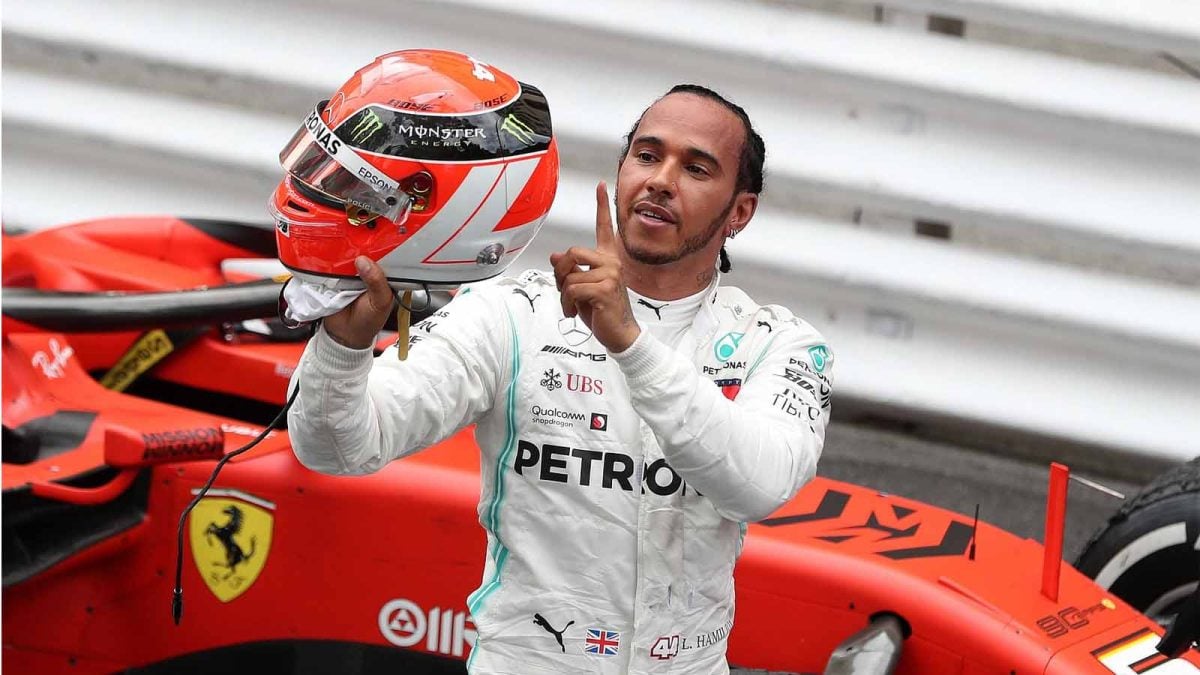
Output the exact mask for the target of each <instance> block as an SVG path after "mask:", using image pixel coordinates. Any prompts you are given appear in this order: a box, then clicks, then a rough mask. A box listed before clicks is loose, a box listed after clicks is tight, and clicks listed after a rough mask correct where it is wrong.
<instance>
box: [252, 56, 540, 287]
mask: <svg viewBox="0 0 1200 675" xmlns="http://www.w3.org/2000/svg"><path fill="white" fill-rule="evenodd" d="M279 160H280V163H281V164H282V165H283V168H284V171H286V175H285V176H284V179H283V181H282V182H281V183H280V184H279V187H277V188H276V189H275V193H274V195H273V196H272V198H271V203H270V208H271V213H272V215H273V216H274V218H275V224H276V230H277V231H276V236H275V239H276V242H277V243H278V247H279V259H280V261H282V262H283V264H284V265H285V266H287V267H288V268H289V269H290V270H292V272H293V273H294V275H295V276H296V277H297V278H299V279H300V280H303V281H310V282H314V283H320V284H322V285H323V286H326V287H327V288H334V289H338V290H342V289H345V290H350V289H356V288H362V283H361V282H360V281H359V279H358V277H357V275H356V272H355V269H354V259H355V257H357V256H359V255H365V256H368V257H370V258H371V259H373V260H376V261H378V262H379V264H380V265H381V266H382V267H383V269H384V272H385V273H386V274H387V277H388V280H389V281H390V282H391V283H392V285H393V286H395V287H398V288H405V287H409V288H415V287H421V286H427V287H429V288H446V287H454V286H458V285H460V284H464V283H469V282H473V281H479V280H482V279H487V278H490V277H494V276H496V275H498V274H500V273H501V272H503V271H504V270H505V268H507V267H508V266H509V264H511V263H512V261H513V260H514V259H515V258H516V256H517V254H518V253H520V251H521V250H522V249H523V248H524V247H525V246H526V245H527V244H529V242H530V241H531V240H532V239H533V237H534V235H536V234H537V232H538V230H539V229H540V228H541V226H542V222H543V221H544V220H545V218H546V213H547V212H548V211H549V210H550V204H551V203H552V202H553V201H554V193H555V190H556V188H557V187H558V149H557V146H556V144H555V141H554V135H553V132H552V129H551V126H550V109H549V106H548V105H547V103H546V97H545V96H543V95H542V92H541V91H539V90H538V89H537V88H536V87H533V86H531V85H528V84H524V83H522V82H518V81H517V80H515V79H513V78H512V77H511V76H509V75H508V74H507V73H505V72H503V71H501V70H499V69H498V68H495V67H493V66H491V65H488V64H486V63H483V62H481V61H478V60H476V59H473V58H471V57H469V56H466V55H465V54H458V53H455V52H447V51H437V50H427V49H420V50H408V51H400V52H392V53H390V54H385V55H383V56H380V57H379V58H377V59H375V61H373V62H372V63H370V64H369V65H367V66H366V67H364V68H362V69H360V70H359V71H358V72H356V73H355V74H354V76H353V77H351V78H350V80H349V81H348V82H346V84H344V85H342V87H341V88H340V89H338V90H337V92H335V93H334V95H333V97H332V98H331V99H330V100H328V101H322V102H320V103H318V104H317V106H316V108H315V109H314V110H313V111H312V113H311V114H310V115H309V116H308V118H307V119H305V121H304V124H303V125H301V127H300V130H299V131H297V132H296V134H295V136H293V137H292V140H291V141H290V142H289V143H288V144H287V146H286V147H285V148H284V149H283V151H282V152H281V153H280V154H279Z"/></svg>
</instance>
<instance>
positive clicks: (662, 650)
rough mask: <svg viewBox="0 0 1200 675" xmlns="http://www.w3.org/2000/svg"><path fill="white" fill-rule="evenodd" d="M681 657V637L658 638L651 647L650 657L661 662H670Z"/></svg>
mask: <svg viewBox="0 0 1200 675" xmlns="http://www.w3.org/2000/svg"><path fill="white" fill-rule="evenodd" d="M678 655H679V636H678V635H668V636H664V637H660V638H658V640H655V642H654V644H653V645H651V646H650V656H653V657H654V658H656V659H658V660H659V661H668V660H670V659H673V658H675V657H676V656H678Z"/></svg>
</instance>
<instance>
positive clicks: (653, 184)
mask: <svg viewBox="0 0 1200 675" xmlns="http://www.w3.org/2000/svg"><path fill="white" fill-rule="evenodd" d="M676 180H678V178H677V176H676V168H675V166H674V162H672V161H664V162H660V163H659V164H658V165H657V166H656V167H655V168H654V173H652V174H651V175H650V179H649V180H647V181H646V188H647V189H649V190H650V191H651V192H661V193H664V194H665V195H666V196H668V197H671V196H674V195H675V192H676V190H677V189H678V188H677V186H676Z"/></svg>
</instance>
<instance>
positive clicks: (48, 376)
mask: <svg viewBox="0 0 1200 675" xmlns="http://www.w3.org/2000/svg"><path fill="white" fill-rule="evenodd" d="M197 223H199V224H197ZM258 232H265V233H266V235H267V236H266V237H264V236H261V235H260V234H257V233H258ZM269 236H270V231H269V230H265V231H264V230H254V229H253V228H246V227H244V226H237V225H235V224H221V223H212V222H208V221H183V220H178V219H172V218H157V219H155V218H148V219H114V220H108V221H97V222H92V223H83V224H79V225H75V226H72V227H66V228H59V229H57V230H52V231H46V232H41V233H37V234H32V235H26V236H23V237H6V238H5V242H4V279H5V286H6V293H8V291H9V289H10V288H12V289H17V288H22V287H23V288H41V289H53V290H55V291H74V292H96V291H101V290H104V291H111V290H120V291H155V290H179V289H195V288H197V287H204V288H212V287H218V286H221V285H222V284H227V283H229V282H231V281H239V280H244V279H243V278H241V277H238V276H237V275H234V274H231V273H229V272H228V271H226V272H225V273H223V272H222V263H223V262H227V261H228V260H230V259H237V258H253V257H255V256H259V257H261V256H267V257H269V256H270V255H271V251H270V249H269V243H267V242H268V241H269ZM193 292H199V293H203V292H204V291H193ZM6 302H7V297H6ZM97 321H102V320H101V319H97ZM45 323H52V322H49V321H47V322H43V324H42V325H35V324H33V323H31V322H30V320H29V317H25V320H19V319H17V318H16V317H14V316H12V315H10V313H9V310H8V309H7V308H6V309H5V318H4V338H3V359H4V363H3V378H4V379H3V395H4V412H3V415H4V425H5V427H6V448H5V465H4V472H3V499H4V503H3V508H4V597H3V601H4V618H3V631H4V652H3V654H4V655H3V666H4V668H5V669H6V670H11V672H17V673H59V672H61V673H67V672H71V673H81V672H82V673H87V672H112V671H117V670H122V671H123V670H131V671H132V672H147V673H149V672H187V671H189V670H196V671H199V670H204V669H208V670H222V669H229V668H232V667H234V665H236V666H237V667H239V668H245V669H247V670H248V669H250V668H258V669H265V670H267V671H268V672H318V671H319V666H318V665H317V664H322V663H330V664H338V665H337V666H336V667H337V668H338V669H339V671H341V672H364V673H365V672H382V671H383V670H392V671H395V670H396V669H397V668H403V669H404V670H403V672H462V670H463V664H464V661H465V659H466V657H467V655H468V654H469V652H470V648H471V645H472V643H473V640H474V630H473V629H474V625H473V623H472V620H471V617H470V615H469V613H468V611H467V609H466V605H465V598H466V597H467V595H468V593H470V591H472V590H473V589H474V588H475V587H476V586H477V585H478V584H479V580H480V578H481V575H482V568H483V550H484V544H485V539H484V535H483V531H482V529H481V528H480V527H479V525H478V517H477V513H476V506H477V502H478V496H479V465H478V452H477V449H476V446H475V443H474V438H473V436H472V434H471V431H470V429H467V430H464V431H463V432H460V433H458V434H456V435H455V436H453V437H451V438H449V439H447V440H446V441H444V442H442V443H440V444H438V445H436V446H434V447H431V448H429V449H428V450H426V451H424V452H421V453H418V454H417V455H414V456H412V457H409V458H406V459H404V460H400V461H397V462H393V463H392V464H390V465H388V466H387V467H386V468H384V469H383V470H381V471H379V472H377V473H375V474H372V475H370V476H363V477H333V476H326V475H321V474H316V473H313V472H311V471H308V470H307V469H305V468H303V467H302V466H301V465H300V464H299V463H298V461H297V460H296V459H295V457H294V456H293V454H292V453H291V451H290V447H289V445H288V438H287V433H286V431H285V430H272V431H270V432H269V433H268V435H267V436H266V437H265V438H264V440H263V441H262V442H261V443H260V444H259V445H257V446H256V447H254V448H253V449H252V450H250V451H249V452H247V453H246V454H244V455H242V456H239V457H238V458H236V459H235V460H234V461H232V462H230V463H229V464H228V466H226V467H225V469H224V471H223V472H222V473H221V475H220V478H219V479H218V481H217V482H216V484H215V486H214V488H213V490H211V491H210V492H209V493H208V495H207V497H205V498H204V499H203V500H201V502H200V504H199V505H198V506H197V508H196V510H195V511H194V512H193V513H192V514H191V516H190V518H189V520H188V522H187V523H186V527H185V531H184V576H183V583H184V588H185V589H186V596H185V597H186V605H185V611H184V616H183V621H182V623H181V624H180V625H179V626H176V625H174V623H173V622H172V621H171V618H170V616H169V609H168V607H169V597H170V595H171V585H172V575H173V571H174V563H175V550H176V549H175V542H176V538H175V532H176V530H175V528H176V523H177V520H178V518H179V515H180V513H181V512H182V510H183V508H184V507H185V506H186V504H187V503H188V502H189V501H190V500H191V499H192V497H193V495H195V494H196V492H197V491H198V490H199V488H200V487H201V486H203V485H204V483H205V482H206V481H207V479H208V477H209V474H210V472H211V470H212V468H213V459H212V458H213V456H214V455H220V454H222V453H224V452H229V451H232V450H234V449H235V448H237V447H239V446H241V445H243V444H245V443H246V442H248V441H250V440H251V439H252V438H253V437H255V436H256V435H258V434H259V433H260V432H262V431H264V429H263V427H262V425H263V424H264V423H265V419H268V416H265V414H266V413H267V412H268V411H271V410H272V409H277V408H278V407H279V406H281V405H282V404H283V402H284V397H285V390H286V385H287V381H288V378H289V377H290V375H291V372H292V369H293V368H294V366H295V364H296V361H297V359H298V358H299V355H300V352H301V350H302V347H303V345H302V343H300V342H297V341H294V340H293V341H286V340H285V341H273V340H272V339H268V338H264V337H263V336H262V335H260V334H257V333H254V332H247V331H239V330H237V328H236V325H234V324H236V322H234V321H223V322H221V325H210V326H202V327H200V328H196V327H195V326H194V325H190V326H183V327H180V326H164V329H163V330H162V331H160V332H161V333H162V335H163V336H165V337H167V338H168V340H169V343H170V345H171V346H170V348H169V349H168V348H166V347H163V346H162V345H161V344H160V345H159V346H158V347H155V346H154V340H155V338H156V337H157V335H156V334H154V333H153V329H152V328H138V329H123V330H122V329H106V330H94V329H93V328H94V327H91V328H88V329H87V330H79V331H63V330H62V328H63V326H57V327H56V328H51V329H47V328H46V327H45V325H44V324H45ZM68 327H69V326H68ZM171 336H174V337H175V339H174V340H170V337H171ZM137 345H142V346H143V347H144V348H145V349H147V350H151V351H153V350H155V349H157V350H159V351H163V350H165V351H166V352H167V353H168V354H169V355H168V356H166V357H165V358H163V359H162V360H161V361H159V362H156V364H155V365H153V366H147V367H146V368H145V369H143V370H141V371H139V370H138V369H139V368H140V366H137V365H135V366H132V367H131V366H128V363H129V361H128V358H127V357H128V355H129V354H130V353H135V352H136V351H137V350H136V349H131V347H136V346H137ZM135 361H136V359H135ZM115 364H126V365H125V368H126V369H127V370H128V371H129V372H130V373H134V372H135V371H137V372H136V374H134V375H132V376H131V377H132V379H133V380H138V382H135V383H134V385H133V386H132V387H131V388H130V390H129V391H130V392H133V393H141V394H142V395H141V396H135V395H133V394H131V393H121V392H117V391H114V390H112V389H109V388H106V387H104V386H102V385H101V384H100V382H99V381H98V380H106V376H111V375H112V373H113V367H114V365H115ZM112 380H113V378H112V377H107V381H108V382H109V383H110V384H111V382H112ZM139 387H140V388H139ZM147 397H157V398H161V399H165V400H163V401H159V400H151V398H147ZM167 401H171V402H167ZM180 402H185V403H187V405H175V404H174V403H180ZM10 430H11V432H12V434H14V435H13V436H11V438H12V439H16V440H14V441H13V442H12V443H11V444H10V435H9V433H10ZM16 441H28V443H29V444H32V445H33V446H34V447H33V449H32V450H29V449H28V448H26V450H27V452H25V454H24V455H22V456H20V457H17V456H16V454H19V453H18V452H17V451H18V450H19V448H18V445H19V444H18V443H17V442H16ZM10 445H11V447H12V450H11V452H10ZM10 456H12V457H13V458H14V459H15V460H17V461H11V462H10ZM114 464H115V466H114ZM1043 559H1044V550H1043V547H1042V546H1041V545H1040V544H1038V543H1037V542H1035V541H1032V540H1029V539H1021V538H1019V537H1017V536H1015V535H1013V534H1011V533H1008V532H1005V531H1003V530H1001V529H999V528H996V527H993V526H991V525H989V524H987V523H984V522H979V523H978V524H977V525H976V524H975V523H974V522H973V521H972V519H971V518H970V517H967V516H963V515H960V514H956V513H952V512H949V511H946V510H943V509H939V508H936V507H933V506H930V505H927V504H923V503H920V502H917V501H913V500H909V499H905V498H902V497H898V496H894V495H888V494H883V493H880V492H878V491H876V490H873V489H870V488H867V487H863V486H857V485H850V484H846V483H841V482H838V481H833V480H829V479H825V478H817V479H815V480H813V481H812V482H811V483H810V484H809V485H808V486H806V487H805V488H804V489H803V490H801V492H800V493H799V494H798V495H797V496H796V497H795V498H794V499H793V500H792V501H791V502H789V503H788V504H787V505H785V506H784V507H783V508H781V509H780V510H779V511H778V512H776V513H775V514H772V516H771V517H769V518H767V519H766V520H764V521H762V522H759V523H754V524H750V525H749V526H748V535H747V538H746V542H745V547H744V550H743V552H742V555H741V558H740V560H739V563H738V566H737V569H736V572H735V576H736V580H737V589H738V594H737V602H738V606H737V616H736V620H735V625H734V626H733V627H730V626H713V627H711V629H710V630H706V631H704V632H703V633H701V634H696V635H682V634H681V635H664V636H662V637H661V639H660V640H659V642H658V644H656V645H655V649H656V651H655V652H652V653H653V654H654V655H655V656H657V657H658V658H660V659H661V660H663V661H670V660H671V659H672V658H675V657H677V656H678V655H679V654H680V653H681V652H684V651H685V650H689V649H702V648H705V647H706V646H708V645H710V644H716V643H720V642H722V641H725V640H728V655H729V660H730V662H731V663H733V664H737V665H739V666H745V667H753V668H763V669H771V670H774V671H786V672H795V673H816V672H821V671H822V670H823V669H824V667H825V664H826V662H827V661H828V659H829V655H830V654H831V653H832V652H833V651H834V649H835V648H836V647H837V646H838V644H839V643H841V642H842V641H843V640H845V639H846V638H847V637H848V636H850V635H852V634H854V633H855V632H856V631H859V630H860V629H862V628H863V627H864V626H866V625H867V624H868V623H869V621H870V620H871V619H872V617H876V616H879V615H895V616H898V617H900V618H901V619H902V622H903V624H904V625H905V626H906V628H907V629H908V632H909V635H908V637H907V639H906V640H905V642H904V646H903V655H902V657H901V659H900V664H899V668H898V670H897V672H899V673H913V674H916V673H963V674H983V673H1022V674H1023V673H1046V674H1063V673H1133V672H1138V673H1154V674H1155V675H1163V674H1176V673H1189V672H1200V668H1198V667H1197V666H1200V654H1198V653H1197V652H1196V651H1194V650H1193V651H1191V652H1189V653H1188V654H1187V655H1185V656H1184V657H1183V658H1181V659H1175V660H1167V659H1165V658H1162V657H1156V656H1155V652H1154V649H1153V648H1154V644H1155V643H1156V642H1157V639H1158V636H1159V635H1160V634H1161V630H1160V629H1159V628H1158V627H1157V626H1156V625H1155V624H1154V623H1153V622H1151V621H1150V620H1149V619H1147V618H1146V617H1145V616H1143V615H1141V614H1140V613H1138V612H1137V611H1136V610H1134V609H1132V608H1130V607H1129V606H1128V605H1126V604H1125V603H1123V602H1122V601H1121V600H1120V599H1118V598H1116V597H1114V596H1112V595H1111V594H1108V593H1107V592H1106V591H1104V589H1101V588H1099V587H1097V586H1096V585H1095V584H1093V583H1092V582H1091V580H1089V579H1087V578H1086V577H1085V576H1083V575H1082V574H1080V573H1078V572H1077V571H1076V570H1074V569H1073V568H1071V567H1070V566H1069V565H1066V564H1065V563H1061V562H1059V563H1057V564H1058V565H1060V566H1061V569H1060V570H1059V571H1060V575H1061V576H1060V582H1059V584H1058V589H1057V598H1056V599H1054V600H1051V599H1050V598H1049V597H1047V596H1046V595H1045V594H1043V593H1042V592H1041V588H1042V584H1043V574H1042V570H1043ZM731 628H732V630H731ZM306 668H307V669H308V670H306ZM313 668H317V670H312V669H313Z"/></svg>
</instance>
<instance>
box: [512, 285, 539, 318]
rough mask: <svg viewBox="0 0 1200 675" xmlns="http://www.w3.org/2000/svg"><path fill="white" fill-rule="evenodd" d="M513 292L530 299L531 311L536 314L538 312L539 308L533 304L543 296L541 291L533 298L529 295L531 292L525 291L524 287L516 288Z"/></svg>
mask: <svg viewBox="0 0 1200 675" xmlns="http://www.w3.org/2000/svg"><path fill="white" fill-rule="evenodd" d="M513 293H514V294H515V295H520V296H522V297H524V298H525V299H526V300H528V301H529V311H531V312H534V313H535V314H536V313H537V309H536V308H534V306H533V301H534V300H537V299H538V298H540V297H542V294H541V293H538V294H537V295H535V296H533V297H532V298H531V297H529V294H528V293H526V292H525V289H524V288H514V289H513Z"/></svg>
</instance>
